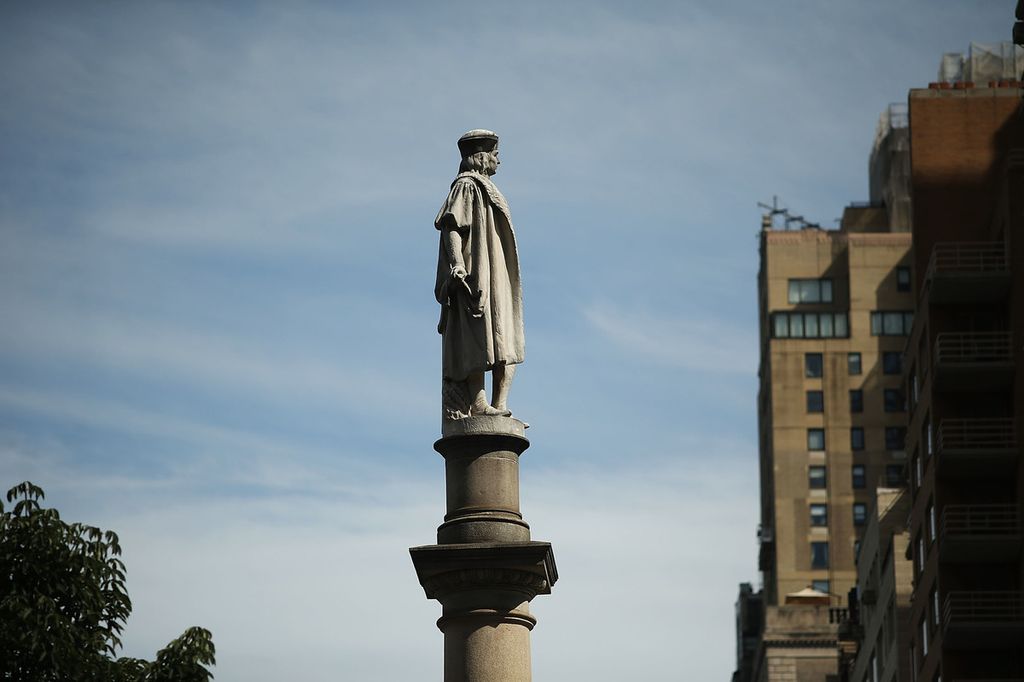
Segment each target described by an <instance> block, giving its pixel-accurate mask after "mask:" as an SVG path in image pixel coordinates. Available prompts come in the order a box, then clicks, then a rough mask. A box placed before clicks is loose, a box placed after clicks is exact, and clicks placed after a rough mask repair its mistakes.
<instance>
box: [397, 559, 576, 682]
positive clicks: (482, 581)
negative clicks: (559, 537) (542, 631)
mask: <svg viewBox="0 0 1024 682" xmlns="http://www.w3.org/2000/svg"><path fill="white" fill-rule="evenodd" d="M409 553H410V554H411V555H412V561H413V564H414V565H415V566H416V575H417V577H419V580H420V584H421V585H422V586H423V590H424V592H426V594H427V597H428V598H430V599H437V600H438V601H440V602H441V606H442V607H443V610H442V614H443V615H442V616H441V618H440V619H439V620H438V621H437V627H438V628H439V629H440V630H441V632H443V633H444V679H445V682H530V679H531V673H530V631H531V630H533V626H534V625H535V624H536V623H537V620H536V619H535V618H534V617H533V616H532V615H530V600H531V599H533V598H534V597H535V596H537V595H538V594H550V592H551V586H552V585H553V584H554V583H555V581H556V580H558V571H557V569H556V568H555V557H554V555H553V554H552V551H551V544H550V543H547V542H518V543H476V544H461V545H427V546H424V547H413V548H412V549H410V550H409Z"/></svg>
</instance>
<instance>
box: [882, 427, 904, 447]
mask: <svg viewBox="0 0 1024 682" xmlns="http://www.w3.org/2000/svg"><path fill="white" fill-rule="evenodd" d="M892 434H897V435H898V436H899V438H898V440H899V445H898V446H894V443H896V440H897V438H896V437H895V436H893V435H892ZM906 448H907V427H905V426H886V427H885V449H886V450H890V451H892V450H896V451H900V450H906Z"/></svg>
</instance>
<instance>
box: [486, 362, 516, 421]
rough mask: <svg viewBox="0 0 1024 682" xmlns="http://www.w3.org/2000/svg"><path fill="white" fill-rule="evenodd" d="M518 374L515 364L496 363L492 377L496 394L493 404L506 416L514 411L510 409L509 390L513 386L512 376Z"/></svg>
mask: <svg viewBox="0 0 1024 682" xmlns="http://www.w3.org/2000/svg"><path fill="white" fill-rule="evenodd" d="M515 375H516V366H515V365H505V364H502V365H495V366H494V376H493V377H491V378H492V380H493V383H494V391H493V393H494V396H493V398H494V399H493V400H492V401H491V404H492V405H494V409H496V410H498V411H499V412H501V413H502V414H504V415H505V416H510V415H511V414H512V413H511V412H510V411H509V409H508V392H509V390H510V389H511V388H512V377H514V376H515Z"/></svg>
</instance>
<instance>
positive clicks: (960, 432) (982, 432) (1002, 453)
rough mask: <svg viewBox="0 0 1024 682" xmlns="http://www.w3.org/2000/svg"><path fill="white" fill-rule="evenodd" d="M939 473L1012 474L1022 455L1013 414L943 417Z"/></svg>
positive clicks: (938, 449) (937, 450)
mask: <svg viewBox="0 0 1024 682" xmlns="http://www.w3.org/2000/svg"><path fill="white" fill-rule="evenodd" d="M935 446H936V447H935V454H936V455H937V463H938V470H937V472H938V475H939V476H941V477H943V478H994V477H1000V476H1012V475H1013V473H1014V472H1015V471H1016V469H1017V460H1018V459H1019V456H1020V451H1019V449H1018V443H1017V425H1016V422H1015V421H1014V420H1013V419H1011V418H1003V417H1000V418H989V419H943V420H942V421H940V422H939V426H938V428H937V429H936V432H935Z"/></svg>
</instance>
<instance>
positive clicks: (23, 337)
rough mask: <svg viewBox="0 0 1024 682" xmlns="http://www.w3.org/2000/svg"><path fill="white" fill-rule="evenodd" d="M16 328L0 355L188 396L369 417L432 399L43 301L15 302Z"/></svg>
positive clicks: (385, 383) (377, 379) (320, 362)
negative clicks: (81, 368) (121, 375)
mask: <svg viewBox="0 0 1024 682" xmlns="http://www.w3.org/2000/svg"><path fill="white" fill-rule="evenodd" d="M16 319H17V320H18V322H19V324H18V325H3V326H0V344H2V345H3V346H4V348H5V349H6V352H7V353H8V354H18V355H21V356H35V357H47V356H52V357H56V358H60V359H61V360H62V361H65V362H66V361H69V360H70V361H74V362H77V363H82V364H85V365H94V366H100V367H107V368H111V369H114V370H118V371H123V372H132V373H136V374H142V375H143V376H148V377H150V378H157V379H162V380H165V381H172V382H178V383H185V384H187V385H188V386H191V387H193V388H194V389H196V390H199V389H205V390H212V391H218V392H221V393H228V394H232V393H243V394H246V395H249V396H262V398H263V399H265V400H269V401H275V400H276V401H284V402H290V401H293V400H295V399H296V398H299V397H301V398H302V399H304V400H306V401H313V402H316V403H318V404H319V405H320V406H321V407H329V408H331V409H345V410H347V411H350V412H357V413H363V414H365V413H367V412H376V411H377V410H378V409H379V408H378V407H377V406H381V405H390V406H391V408H392V409H394V410H397V411H405V412H414V411H416V410H429V409H432V406H433V403H434V396H433V395H432V394H426V393H420V392H418V391H417V389H416V387H412V386H409V385H408V384H407V383H405V382H403V381H402V377H400V376H399V375H398V374H397V373H395V374H389V373H388V372H387V371H385V370H380V369H376V368H373V367H370V366H367V365H365V364H359V363H356V362H353V361H351V360H350V361H346V360H345V359H344V358H342V357H339V356H338V355H331V356H329V357H327V356H321V357H317V356H315V355H313V354H311V353H310V352H309V350H308V349H306V348H300V347H294V346H288V345H286V344H282V343H280V342H279V343H276V344H267V343H263V342H261V341H260V339H258V338H256V337H254V336H251V335H246V334H244V333H241V332H235V333H233V334H217V333H213V332H211V331H209V330H208V329H204V328H190V327H188V326H183V325H182V324H172V323H169V322H166V321H163V320H160V319H144V318H132V317H128V316H118V315H113V314H110V313H108V312H100V313H92V314H89V313H85V314H83V313H82V312H79V311H76V310H73V309H70V308H67V307H64V306H62V305H57V306H53V305H46V303H45V302H35V305H33V304H31V303H25V302H19V305H18V314H17V317H16Z"/></svg>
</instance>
